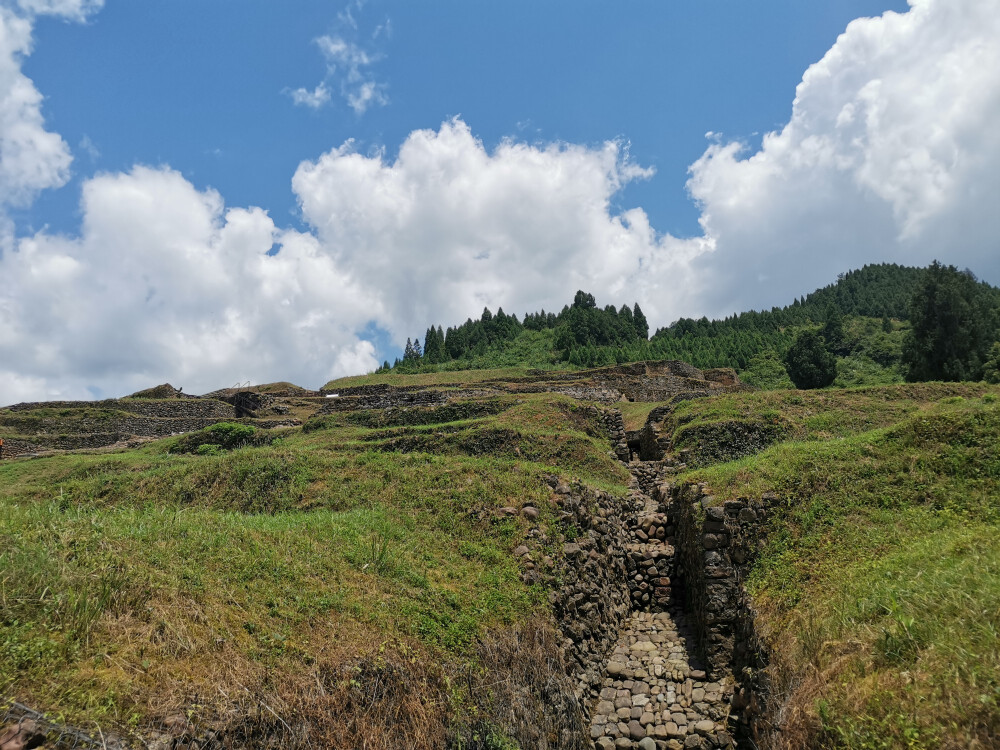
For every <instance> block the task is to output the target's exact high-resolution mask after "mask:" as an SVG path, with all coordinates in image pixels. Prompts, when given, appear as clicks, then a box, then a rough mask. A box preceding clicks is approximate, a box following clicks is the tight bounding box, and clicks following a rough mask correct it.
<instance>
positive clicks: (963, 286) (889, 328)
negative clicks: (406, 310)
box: [381, 261, 1000, 387]
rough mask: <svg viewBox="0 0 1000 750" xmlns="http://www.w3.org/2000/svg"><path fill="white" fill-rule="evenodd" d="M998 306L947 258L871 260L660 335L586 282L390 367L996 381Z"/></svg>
mask: <svg viewBox="0 0 1000 750" xmlns="http://www.w3.org/2000/svg"><path fill="white" fill-rule="evenodd" d="M998 311H1000V290H998V289H996V288H995V287H992V286H990V285H989V284H985V283H983V282H980V281H978V280H977V279H976V278H975V276H974V274H972V272H971V271H968V270H965V271H959V270H958V269H956V268H955V267H953V266H946V265H943V264H941V263H938V262H937V261H935V262H934V263H933V264H931V266H930V267H928V268H926V269H921V268H911V267H906V266H901V265H897V264H875V265H866V266H864V267H863V268H861V269H857V270H853V271H849V272H847V273H844V274H841V275H840V276H839V277H838V279H837V281H836V282H835V283H833V284H830V285H828V286H826V287H823V288H821V289H817V290H816V291H814V292H813V293H811V294H808V295H805V296H802V297H798V298H796V299H795V300H793V302H792V303H791V304H790V305H786V306H784V307H773V308H771V309H770V310H750V311H746V312H741V313H738V314H733V315H730V316H728V317H726V318H722V319H716V320H709V319H708V318H704V317H703V318H700V319H694V318H680V319H678V320H676V321H674V322H673V323H671V324H670V325H669V326H667V327H665V328H660V329H658V330H657V331H656V332H655V333H653V335H652V337H650V336H649V325H648V322H647V320H646V317H645V315H644V314H643V312H642V310H641V308H640V307H639V305H638V304H637V303H636V304H633V305H632V306H629V305H621V306H620V307H617V308H616V307H615V306H614V305H607V306H605V307H600V306H598V304H597V300H596V299H595V298H594V296H593V295H592V294H590V293H587V292H584V291H582V290H581V291H578V292H577V293H576V295H575V297H574V299H573V302H572V304H569V305H566V306H564V307H563V309H562V310H561V311H560V312H559V313H554V312H546V311H545V310H540V311H538V312H535V313H527V314H525V315H524V317H523V319H522V320H519V319H518V317H517V316H516V315H507V314H506V313H504V311H503V309H502V308H501V309H499V310H497V312H496V314H493V313H491V312H490V310H489V309H488V308H487V309H484V310H483V313H482V315H481V316H480V318H479V319H478V320H472V319H471V318H470V319H468V320H466V322H465V323H463V324H461V325H458V326H453V327H448V328H446V329H443V328H442V327H441V326H440V325H438V326H430V327H428V328H427V330H426V332H425V334H424V337H423V344H422V345H421V340H420V339H419V338H416V339H410V340H408V341H407V345H406V349H405V350H404V354H403V358H402V359H401V360H400V359H397V360H396V362H395V363H394V364H392V365H390V364H389V363H388V362H386V363H384V364H383V366H382V368H381V371H389V370H396V371H399V372H417V371H421V370H426V369H441V368H446V369H468V368H475V367H491V366H498V365H497V363H501V365H500V366H507V365H510V364H527V361H526V360H519V359H518V358H523V357H526V356H529V355H530V356H532V357H533V358H534V359H533V361H532V363H531V364H533V365H535V366H537V365H545V366H553V365H554V366H575V367H595V366H602V365H609V364H622V363H626V362H635V361H642V360H664V359H679V360H683V361H686V362H689V363H691V364H692V365H694V366H695V367H699V368H703V369H704V368H709V367H732V368H733V369H735V370H737V371H738V372H740V373H741V375H743V376H745V379H746V380H747V381H748V382H751V383H753V384H756V385H761V386H763V387H769V386H774V385H780V384H781V383H782V382H783V383H785V384H787V385H791V383H792V382H794V383H795V384H796V385H797V386H798V387H821V386H823V385H828V384H830V383H832V382H833V380H834V378H837V377H838V373H839V376H840V378H841V381H840V382H842V383H850V382H891V381H892V380H895V381H896V382H898V381H899V380H901V379H903V378H905V379H908V380H928V379H944V380H963V379H979V378H990V377H993V376H992V375H991V373H993V372H995V371H997V370H1000V344H998V343H997V341H998V339H1000V335H998V331H1000V312H998ZM845 372H847V374H846V375H845ZM852 373H853V374H852ZM857 373H860V374H857ZM852 377H853V378H855V379H854V380H851V378H852ZM789 378H791V382H789ZM865 378H869V380H867V381H866V380H865ZM871 378H875V379H874V380H871ZM845 379H846V380H845Z"/></svg>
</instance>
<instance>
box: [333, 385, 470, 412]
mask: <svg viewBox="0 0 1000 750" xmlns="http://www.w3.org/2000/svg"><path fill="white" fill-rule="evenodd" d="M371 388H372V392H369V393H360V394H351V395H344V394H341V395H338V396H336V397H331V398H327V399H326V403H324V404H323V405H322V406H321V407H320V408H319V409H318V410H317V411H316V415H317V416H318V415H321V414H333V413H336V412H342V411H355V410H357V409H391V408H398V407H409V406H433V405H436V404H443V403H445V402H446V401H447V400H448V396H449V394H448V392H447V391H436V390H435V391H430V390H425V391H414V390H402V389H400V390H396V389H388V390H382V389H378V390H376V386H371ZM352 390H356V389H352ZM462 396H463V398H464V397H467V394H465V393H463V394H462Z"/></svg>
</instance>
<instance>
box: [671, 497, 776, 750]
mask: <svg viewBox="0 0 1000 750" xmlns="http://www.w3.org/2000/svg"><path fill="white" fill-rule="evenodd" d="M661 492H662V494H663V497H664V499H665V500H666V501H667V503H668V505H669V507H670V511H671V514H672V515H673V516H674V518H675V519H676V535H677V536H676V538H677V546H678V550H679V555H678V562H677V565H678V579H679V580H680V581H681V583H682V596H683V600H684V603H685V605H686V607H687V610H688V612H689V613H690V616H691V619H692V623H693V626H694V628H695V631H696V634H697V639H698V646H699V650H700V655H701V656H702V658H703V659H704V663H705V664H706V667H707V669H708V671H709V673H710V674H711V675H712V676H717V675H722V674H725V673H728V672H732V673H733V674H734V675H735V676H736V679H737V683H738V684H737V688H736V692H735V694H734V697H733V706H732V708H733V712H734V715H735V716H736V717H737V722H736V723H737V726H736V727H734V729H735V732H736V736H737V738H738V739H739V738H743V739H744V740H747V739H752V740H753V742H754V744H753V745H750V746H753V747H756V746H759V744H758V740H760V739H761V735H763V734H764V733H765V732H764V729H763V727H764V726H765V724H766V719H767V717H768V716H769V715H770V713H771V712H772V710H773V707H772V706H771V705H770V699H771V695H772V694H771V691H770V686H769V684H768V683H767V674H766V671H765V669H764V668H765V667H766V666H767V663H768V661H769V656H768V652H767V647H766V645H765V644H764V643H763V642H762V641H761V639H760V638H759V637H758V634H757V630H756V627H755V613H754V609H753V606H752V602H751V600H750V597H749V596H748V594H747V593H746V589H745V588H744V586H743V582H744V579H745V577H746V575H747V573H748V571H749V569H750V566H751V565H752V564H753V562H754V560H756V558H757V555H758V554H759V552H760V550H761V548H762V546H763V544H764V543H765V540H766V536H767V535H766V532H767V528H768V519H769V517H770V514H771V509H772V508H773V507H774V505H775V504H776V503H777V502H778V498H777V496H775V495H773V494H770V493H765V494H764V495H762V496H761V498H759V499H755V500H750V499H739V500H727V501H725V502H724V503H721V504H720V503H718V502H717V500H716V498H714V497H712V496H711V495H710V494H709V493H708V489H707V487H706V486H705V485H704V484H680V485H677V486H673V487H671V486H669V485H665V486H664V487H663V488H662V490H661Z"/></svg>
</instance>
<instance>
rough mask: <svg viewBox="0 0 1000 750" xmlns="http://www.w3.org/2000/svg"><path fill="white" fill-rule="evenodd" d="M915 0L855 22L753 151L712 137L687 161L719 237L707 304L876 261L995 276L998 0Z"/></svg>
mask: <svg viewBox="0 0 1000 750" xmlns="http://www.w3.org/2000/svg"><path fill="white" fill-rule="evenodd" d="M911 6H912V7H911V8H910V10H909V11H908V12H906V13H902V14H901V13H893V12H889V13H886V14H884V15H883V16H881V17H879V18H862V19H857V20H855V21H853V22H852V23H851V24H850V25H849V26H848V28H847V29H846V31H845V32H844V33H843V34H842V35H841V36H840V38H839V39H838V40H837V42H836V43H835V44H834V46H833V47H832V48H831V49H830V50H829V51H828V52H827V53H826V55H824V57H823V58H822V59H821V60H820V61H819V62H817V63H816V64H814V65H812V66H811V67H810V68H809V69H808V70H807V71H806V72H805V74H804V75H803V77H802V82H801V83H800V84H799V86H798V88H797V91H796V96H795V101H794V103H793V107H792V115H791V119H790V120H789V122H788V123H787V125H785V126H784V128H783V129H782V130H781V131H780V132H774V133H768V134H767V135H765V136H764V138H763V142H762V145H761V147H760V149H759V150H758V151H756V152H755V153H752V154H748V153H747V149H746V148H745V146H744V145H743V144H741V143H738V142H724V141H720V142H717V143H715V144H713V145H712V146H710V147H709V148H708V150H707V151H706V152H705V154H704V155H703V156H702V157H701V159H699V160H698V161H697V162H696V163H695V164H694V165H693V166H692V168H691V178H690V181H689V183H688V187H689V190H690V192H691V194H692V196H693V197H694V198H695V199H696V200H697V201H698V203H699V204H700V206H701V207H702V217H701V223H702V227H703V228H704V231H705V234H706V236H707V237H710V238H712V239H713V240H714V241H715V245H716V250H715V252H714V253H712V254H710V255H706V256H704V257H703V258H702V259H700V261H699V263H698V268H699V274H700V275H702V276H709V275H710V276H712V277H713V283H712V285H711V288H712V289H713V290H714V294H712V295H711V297H710V298H708V299H706V300H705V302H704V306H703V307H704V309H705V311H707V312H709V313H710V314H711V313H716V314H718V313H728V312H732V311H735V310H742V309H745V308H746V307H747V306H750V305H753V306H770V305H773V304H785V303H787V302H788V301H789V300H790V299H791V298H792V297H794V296H796V295H798V294H800V293H802V292H805V291H809V290H811V289H813V288H815V287H817V286H821V285H823V284H826V283H829V282H830V281H831V280H832V279H833V278H834V277H835V276H836V274H837V273H838V272H841V271H845V270H848V269H850V268H856V267H858V266H860V265H862V264H864V263H870V262H877V261H895V262H902V263H908V264H919V265H922V264H925V263H928V262H929V261H930V260H932V259H933V258H935V257H938V258H941V259H942V260H943V261H946V262H952V263H956V264H959V265H968V266H971V267H972V268H973V269H975V270H977V271H978V272H979V273H980V274H982V275H984V276H986V277H988V278H990V280H992V281H993V282H994V283H997V282H1000V253H998V252H997V250H998V245H997V237H998V236H1000V212H998V211H997V210H996V206H997V205H998V201H1000V128H998V127H997V126H996V123H997V122H1000V1H998V0H911Z"/></svg>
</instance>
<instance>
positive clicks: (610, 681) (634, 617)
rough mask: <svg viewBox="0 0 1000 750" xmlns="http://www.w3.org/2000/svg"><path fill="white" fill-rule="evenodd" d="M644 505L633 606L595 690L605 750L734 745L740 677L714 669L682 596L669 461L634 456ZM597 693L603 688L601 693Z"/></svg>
mask: <svg viewBox="0 0 1000 750" xmlns="http://www.w3.org/2000/svg"><path fill="white" fill-rule="evenodd" d="M629 468H630V470H631V472H632V480H631V488H630V490H631V493H630V494H631V496H632V499H633V507H634V508H636V510H637V512H636V513H635V514H634V516H632V517H631V518H628V519H626V524H625V528H626V533H627V535H628V539H629V541H628V543H627V544H626V549H627V585H628V588H629V594H630V596H629V600H630V603H631V613H630V615H629V617H628V619H627V620H626V622H625V623H624V624H623V627H622V629H621V631H620V634H619V637H618V640H617V642H616V644H615V647H614V649H613V650H612V652H611V654H610V656H609V658H608V660H607V662H606V665H605V666H604V669H603V674H602V675H601V678H600V681H599V683H598V684H596V685H595V686H594V687H593V688H592V691H591V695H590V702H591V706H592V707H591V711H590V737H591V740H592V741H593V746H594V747H595V748H597V749H598V750H611V749H612V748H622V749H625V748H640V749H641V750H667V749H669V750H680V749H681V748H728V747H733V746H734V742H733V738H732V736H731V734H730V733H729V731H728V721H729V710H730V703H731V699H732V695H733V678H732V676H731V675H730V674H727V673H722V674H718V675H715V674H713V675H711V676H710V675H709V673H708V672H707V671H706V669H705V667H704V665H703V664H702V663H701V662H700V661H699V659H698V656H697V634H696V631H695V629H694V628H693V627H692V626H691V624H689V622H688V618H687V617H686V616H685V613H684V608H683V606H682V603H681V601H680V599H679V596H678V595H680V596H682V595H683V586H682V585H678V584H680V583H681V581H680V580H679V579H678V565H677V555H676V550H675V546H674V545H675V543H676V524H675V523H674V519H673V518H672V517H671V508H670V505H669V504H668V503H664V502H662V500H661V498H662V497H663V494H662V492H661V490H660V488H659V485H658V480H659V479H661V474H662V472H663V471H664V470H665V469H669V461H668V462H667V463H664V462H631V463H629ZM595 693H596V695H595Z"/></svg>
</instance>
